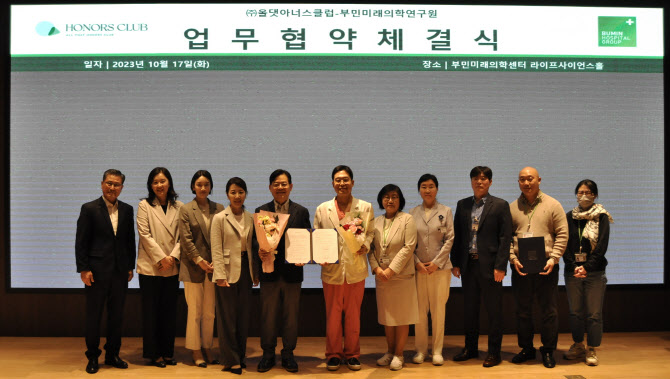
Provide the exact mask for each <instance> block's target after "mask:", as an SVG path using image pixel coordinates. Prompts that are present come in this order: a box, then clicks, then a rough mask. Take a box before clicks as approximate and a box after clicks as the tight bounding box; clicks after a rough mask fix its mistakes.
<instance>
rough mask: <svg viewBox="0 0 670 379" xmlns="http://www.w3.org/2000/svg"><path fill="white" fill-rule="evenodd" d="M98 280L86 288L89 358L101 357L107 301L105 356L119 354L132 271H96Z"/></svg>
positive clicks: (87, 352) (87, 349) (87, 350)
mask: <svg viewBox="0 0 670 379" xmlns="http://www.w3.org/2000/svg"><path fill="white" fill-rule="evenodd" d="M93 279H94V280H95V281H94V282H93V283H91V285H90V286H86V287H85V294H86V357H88V358H89V359H90V358H97V357H99V356H100V353H101V352H102V351H101V350H100V349H99V348H98V347H99V346H100V322H101V321H102V313H103V310H104V308H105V304H107V343H105V351H106V353H105V356H106V357H113V356H116V355H119V350H120V349H121V324H122V323H123V305H124V304H125V301H126V291H127V290H128V273H127V272H116V271H115V272H114V273H112V274H111V275H108V276H107V277H103V276H102V275H99V274H96V273H93Z"/></svg>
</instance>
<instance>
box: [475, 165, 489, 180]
mask: <svg viewBox="0 0 670 379" xmlns="http://www.w3.org/2000/svg"><path fill="white" fill-rule="evenodd" d="M481 174H484V176H486V177H487V178H489V180H493V171H491V169H490V168H488V167H486V166H475V167H474V168H473V169H472V170H470V179H472V178H476V177H478V176H479V175H481Z"/></svg>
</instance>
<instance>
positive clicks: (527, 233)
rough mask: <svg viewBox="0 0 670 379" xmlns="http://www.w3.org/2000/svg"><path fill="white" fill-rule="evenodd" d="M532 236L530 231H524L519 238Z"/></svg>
mask: <svg viewBox="0 0 670 379" xmlns="http://www.w3.org/2000/svg"><path fill="white" fill-rule="evenodd" d="M532 236H533V233H532V232H525V233H523V234H522V235H521V238H530V237H532Z"/></svg>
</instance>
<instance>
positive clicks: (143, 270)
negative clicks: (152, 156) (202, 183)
mask: <svg viewBox="0 0 670 379" xmlns="http://www.w3.org/2000/svg"><path fill="white" fill-rule="evenodd" d="M147 190H148V192H149V194H148V195H147V197H146V198H145V199H143V200H142V201H140V204H139V206H138V207H137V232H138V234H139V235H140V242H139V246H138V249H137V273H138V274H139V279H140V290H141V292H142V329H143V330H142V343H143V352H142V356H143V357H144V358H148V359H149V364H150V365H153V366H156V367H161V368H162V367H165V366H166V365H176V364H177V361H175V360H174V359H173V357H174V340H175V333H176V331H175V329H176V327H177V293H178V290H179V278H178V273H179V265H178V262H179V259H180V248H179V217H178V215H179V208H180V207H181V206H182V205H183V203H182V202H181V201H177V194H176V193H175V191H174V187H173V186H172V176H171V175H170V171H168V169H166V168H165V167H156V168H154V169H153V170H151V172H150V173H149V177H148V178H147Z"/></svg>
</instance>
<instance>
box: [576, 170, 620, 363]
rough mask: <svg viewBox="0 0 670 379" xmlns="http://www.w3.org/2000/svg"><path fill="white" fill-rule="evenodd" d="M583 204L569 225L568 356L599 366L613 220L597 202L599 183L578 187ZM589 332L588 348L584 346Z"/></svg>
mask: <svg viewBox="0 0 670 379" xmlns="http://www.w3.org/2000/svg"><path fill="white" fill-rule="evenodd" d="M575 195H576V196H577V201H578V203H579V205H578V206H576V207H575V208H574V209H573V210H572V211H570V212H568V213H567V219H568V224H569V235H570V237H569V240H568V247H567V249H566V250H565V254H564V255H563V260H564V262H565V289H566V292H567V297H568V304H569V306H570V316H569V318H570V329H571V331H572V340H573V341H574V343H573V344H572V346H571V347H570V350H569V351H567V352H566V353H565V354H564V357H565V359H578V358H585V361H586V364H587V365H589V366H597V365H598V357H597V356H596V350H595V348H596V347H598V346H600V340H601V339H602V336H603V316H602V309H603V299H604V297H605V284H606V283H607V277H606V276H605V266H607V259H605V253H606V252H607V243H608V241H609V231H610V223H612V222H614V221H613V220H612V216H610V214H609V212H607V211H606V210H605V208H603V206H602V205H600V204H595V199H596V198H597V197H598V186H597V185H596V183H595V182H594V181H592V180H589V179H584V180H582V181H581V182H579V183H578V184H577V187H575ZM584 332H586V335H587V337H586V341H587V347H586V348H585V347H584V343H583V342H584Z"/></svg>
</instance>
